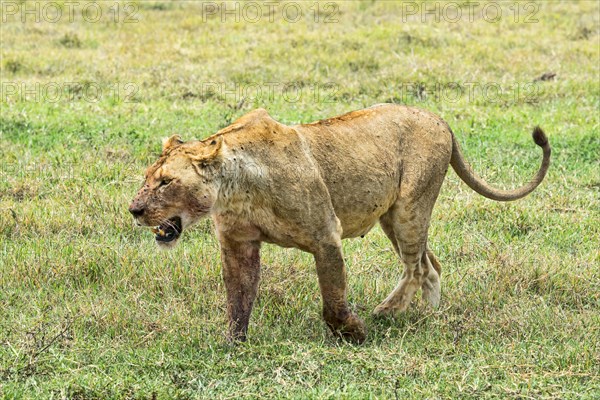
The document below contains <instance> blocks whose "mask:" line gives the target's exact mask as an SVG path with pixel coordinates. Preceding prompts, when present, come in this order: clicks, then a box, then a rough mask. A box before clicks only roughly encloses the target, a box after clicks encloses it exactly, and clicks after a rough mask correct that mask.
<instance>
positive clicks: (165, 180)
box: [158, 178, 173, 187]
mask: <svg viewBox="0 0 600 400" xmlns="http://www.w3.org/2000/svg"><path fill="white" fill-rule="evenodd" d="M172 181H173V179H169V178H163V179H162V180H161V181H160V184H159V185H158V187H163V186H167V185H168V184H169V183H171V182H172Z"/></svg>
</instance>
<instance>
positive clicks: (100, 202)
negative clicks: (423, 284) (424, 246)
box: [0, 1, 600, 399]
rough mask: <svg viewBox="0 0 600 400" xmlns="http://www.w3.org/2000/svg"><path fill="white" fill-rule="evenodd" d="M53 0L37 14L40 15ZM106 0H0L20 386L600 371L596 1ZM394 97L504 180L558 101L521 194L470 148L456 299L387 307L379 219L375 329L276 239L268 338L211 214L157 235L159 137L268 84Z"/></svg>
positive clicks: (361, 294)
mask: <svg viewBox="0 0 600 400" xmlns="http://www.w3.org/2000/svg"><path fill="white" fill-rule="evenodd" d="M36 3H37V4H38V5H39V6H40V8H39V13H40V14H41V22H40V23H36V22H35V17H36V16H35V15H34V14H26V15H24V17H25V22H23V21H22V14H21V12H22V11H23V10H24V8H23V7H26V6H27V7H30V9H33V10H34V13H35V12H36V11H35V10H36V9H35V7H36ZM58 3H63V2H58ZM58 3H54V4H58ZM461 3H462V2H461ZM97 4H99V6H100V7H101V11H102V15H101V17H100V18H98V20H96V14H94V12H95V11H97V10H96V9H95V8H94V9H91V8H90V9H87V10H86V11H84V10H83V8H84V5H83V4H81V5H79V6H75V7H74V10H73V18H72V21H71V20H70V19H71V18H69V13H67V11H66V7H67V6H66V5H65V6H64V7H65V8H64V9H63V14H62V15H59V18H58V19H56V18H55V17H53V15H54V16H55V15H56V9H50V8H44V7H46V3H38V2H27V3H26V4H22V3H21V2H9V1H2V5H1V6H2V12H3V14H2V18H3V20H2V25H1V42H2V47H1V60H0V71H1V81H2V99H1V103H0V105H1V107H2V109H1V114H0V154H1V159H0V160H1V164H0V397H2V398H7V399H8V398H11V399H12V398H24V399H34V398H35V399H37V398H53V399H57V398H69V399H125V398H136V399H168V398H182V399H185V398H192V399H194V398H198V399H200V398H203V399H216V398H259V397H260V398H298V399H301V398H302V399H303V398H315V399H329V398H346V399H355V398H357V399H363V398H384V399H385V398H391V399H394V398H397V399H406V398H473V399H475V398H477V399H480V398H514V399H528V398H531V399H575V398H585V399H592V398H598V397H599V396H600V268H599V267H600V256H599V251H598V243H600V200H599V199H600V163H599V155H600V134H599V128H600V126H599V108H600V98H599V96H600V83H599V74H600V68H599V63H600V61H599V59H600V45H599V41H600V36H599V15H600V9H599V6H598V4H597V2H594V1H581V2H562V3H561V2H540V3H531V2H521V3H516V4H517V5H516V6H515V3H513V2H508V3H492V6H494V5H497V4H501V6H502V16H501V17H500V16H499V15H498V14H497V10H496V9H494V8H490V7H491V6H490V7H488V8H487V9H484V4H485V3H483V2H482V3H481V4H480V5H479V6H474V9H472V11H473V13H472V14H473V18H470V13H469V9H468V8H467V6H464V7H463V12H462V16H461V17H460V18H458V19H456V14H455V11H456V10H455V9H454V10H453V9H452V8H451V7H444V4H445V3H440V4H441V5H440V8H439V9H438V14H437V16H439V17H440V18H439V19H440V20H439V22H438V21H436V20H435V17H436V15H432V14H424V15H422V14H421V12H422V11H423V10H426V9H425V7H430V8H432V7H434V5H432V4H431V3H430V4H429V5H427V6H425V5H423V4H422V3H420V2H417V3H407V2H404V3H401V2H392V1H389V2H383V1H364V2H358V1H347V2H338V3H319V4H318V5H315V4H314V3H312V2H302V3H300V2H297V3H292V6H288V7H287V8H284V7H285V3H284V4H279V3H278V4H277V5H275V6H271V7H272V8H271V9H270V10H269V9H268V7H267V6H264V4H263V6H264V7H263V8H262V11H261V12H262V15H260V18H257V14H256V10H252V9H248V8H243V6H244V3H238V11H236V9H235V8H234V7H235V4H234V3H230V4H229V5H228V7H230V8H228V9H227V10H234V11H233V13H229V14H225V13H224V11H227V10H223V9H218V8H216V7H214V6H213V5H212V4H213V3H211V4H206V3H205V4H204V5H202V4H201V3H199V2H192V1H188V2H166V1H165V2H162V3H156V2H141V1H140V2H127V3H126V2H121V3H116V4H118V5H117V6H115V5H114V4H115V3H113V2H105V3H102V2H101V3H97ZM214 4H218V3H214ZM288 4H289V3H288ZM110 7H112V11H111V8H110ZM291 7H293V8H291ZM297 7H301V10H302V15H299V14H298V13H297V11H298V9H297ZM511 7H512V8H511ZM434 11H435V9H434ZM517 11H518V13H517ZM52 12H54V13H55V14H52ZM236 13H237V15H236ZM531 14H534V15H531ZM236 17H239V20H240V21H239V22H237V21H236ZM423 17H424V18H425V19H426V20H425V22H423V21H421V19H422V18H423ZM484 17H485V18H484ZM296 19H298V20H297V21H295V20H296ZM44 20H45V21H44ZM55 20H56V22H52V21H55ZM294 21H295V22H294ZM547 73H555V74H556V76H554V77H550V75H546V77H545V78H544V79H539V78H540V77H541V76H542V75H543V74H547ZM380 102H396V103H407V104H411V105H416V106H419V107H423V108H426V109H429V110H432V111H433V112H436V113H438V114H440V115H441V116H442V117H443V118H445V120H446V121H447V122H448V123H449V124H450V126H451V127H452V129H453V130H454V132H455V133H456V135H457V137H458V140H459V142H460V143H461V144H462V147H463V150H464V152H465V155H466V157H467V159H469V160H470V161H471V162H472V164H473V166H474V168H475V169H476V170H477V171H478V172H480V174H481V175H483V176H484V177H485V178H486V179H487V180H488V181H489V182H491V183H493V184H494V185H496V186H499V187H505V188H509V187H515V186H518V185H520V184H522V183H524V182H526V181H527V180H529V179H530V178H531V177H532V176H533V174H534V173H535V171H536V170H537V168H538V165H539V161H540V159H541V152H540V151H539V149H538V148H537V147H536V146H535V145H534V144H533V143H532V141H531V137H530V132H531V129H532V128H533V126H534V125H536V124H539V125H540V126H542V127H543V128H544V129H545V130H546V132H547V133H548V136H549V138H550V141H551V144H552V146H553V161H552V166H551V170H550V172H549V174H548V176H547V178H546V180H545V181H544V183H543V184H542V186H541V187H540V188H538V190H537V191H535V192H534V193H533V194H532V195H530V196H529V197H527V198H526V199H523V200H521V201H518V202H515V203H508V204H505V203H497V202H493V201H490V200H486V199H484V198H483V197H481V196H479V195H477V194H476V193H474V192H472V191H471V190H470V189H468V188H467V187H466V185H464V184H463V183H461V182H460V180H459V179H458V178H457V176H456V175H455V174H454V172H449V173H448V178H447V180H446V182H445V184H444V186H443V188H442V193H441V195H440V198H439V200H438V204H437V206H436V208H435V210H434V217H433V222H432V226H431V229H430V233H431V234H430V245H431V247H432V249H433V250H434V251H435V253H436V254H437V256H438V258H439V259H440V261H441V263H442V266H443V275H442V304H441V307H440V308H439V309H438V310H431V309H428V308H427V307H426V306H425V304H424V303H423V302H422V301H421V300H420V299H417V300H415V303H414V305H413V307H412V309H411V311H409V312H408V313H406V314H405V315H402V316H399V317H398V318H396V319H394V320H393V319H389V320H381V319H375V318H373V317H372V316H371V311H372V310H373V308H374V307H375V306H376V305H377V304H379V302H380V301H381V300H382V299H383V298H384V297H385V296H386V295H387V294H388V293H389V292H390V291H391V290H392V289H393V287H394V286H395V284H396V283H397V281H398V278H399V276H400V274H401V269H400V267H399V265H398V262H397V259H396V256H395V255H394V254H393V250H392V247H391V245H390V243H389V242H388V241H387V240H386V238H385V237H384V234H383V233H382V232H381V230H380V228H379V227H377V228H376V229H374V230H373V231H372V232H371V233H370V234H369V235H368V236H366V237H365V238H364V239H357V240H349V241H345V242H344V251H345V258H346V262H347V266H348V271H349V286H350V288H349V293H350V294H349V296H350V302H351V303H352V306H353V307H354V308H355V309H356V310H357V312H358V314H359V315H360V316H361V317H363V318H364V319H365V322H366V323H367V326H368V329H369V338H368V341H367V342H366V343H365V344H364V345H362V346H354V345H351V344H346V343H343V342H339V341H337V340H336V339H334V338H333V337H332V336H331V335H330V333H329V332H328V330H327V328H326V326H325V324H324V323H323V321H322V320H321V318H320V308H321V304H320V296H319V292H318V285H317V279H316V273H315V271H314V265H313V261H312V257H311V256H310V255H308V254H304V253H301V252H300V251H297V250H284V249H281V248H278V247H275V246H270V245H265V246H264V247H263V251H262V259H263V275H262V276H263V278H262V283H261V289H260V294H259V299H258V301H257V304H256V306H255V309H254V312H253V315H252V321H251V324H250V330H249V337H250V339H249V341H248V342H247V343H244V344H241V345H238V346H236V347H230V346H228V344H227V342H226V340H225V336H224V333H225V330H226V319H225V290H224V287H223V283H222V281H221V277H220V273H221V270H220V258H219V248H218V242H217V241H216V239H215V237H214V234H213V226H212V224H211V222H210V221H206V222H204V223H202V224H200V225H199V226H198V227H196V228H194V229H192V230H190V231H188V232H186V233H185V234H184V237H183V238H182V240H181V243H180V244H179V246H178V247H177V248H176V249H175V250H173V251H170V252H160V251H158V250H157V249H156V246H155V244H154V240H153V238H152V235H151V234H150V233H149V232H148V231H146V230H140V229H135V228H134V226H133V221H132V218H131V217H130V215H129V214H128V212H127V206H128V204H129V202H130V200H131V199H132V198H133V196H134V194H135V193H136V191H137V189H138V187H139V185H140V183H141V180H142V177H143V169H144V167H145V166H146V165H148V164H149V163H150V162H152V161H153V160H154V159H155V158H156V157H157V155H158V153H159V150H160V142H161V139H162V138H163V137H165V136H168V135H170V134H172V133H180V134H181V135H182V136H183V137H184V138H186V139H191V138H202V137H206V136H208V135H210V134H211V133H214V132H215V131H216V130H218V129H219V128H221V127H224V126H226V125H227V124H228V123H229V122H230V121H231V120H232V119H234V118H236V117H238V116H240V115H242V114H243V113H245V112H247V111H249V110H252V109H253V108H256V107H265V108H267V109H268V110H269V111H270V113H271V115H272V116H273V117H275V118H277V119H278V120H280V121H281V122H284V123H289V124H294V123H299V122H310V121H313V120H316V119H321V118H325V117H330V116H334V115H337V114H340V113H343V112H347V111H350V110H354V109H358V108H362V107H365V106H370V105H372V104H375V103H380Z"/></svg>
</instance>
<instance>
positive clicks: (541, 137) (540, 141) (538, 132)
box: [531, 126, 548, 147]
mask: <svg viewBox="0 0 600 400" xmlns="http://www.w3.org/2000/svg"><path fill="white" fill-rule="evenodd" d="M531 136H533V141H534V142H535V144H537V145H538V146H540V147H546V146H547V145H548V138H547V137H546V134H545V133H544V131H543V130H542V128H540V127H539V126H536V127H535V128H534V129H533V133H532V135H531Z"/></svg>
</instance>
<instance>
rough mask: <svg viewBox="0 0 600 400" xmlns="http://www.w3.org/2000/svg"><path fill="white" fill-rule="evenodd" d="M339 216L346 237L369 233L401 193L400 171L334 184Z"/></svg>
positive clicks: (331, 193) (332, 196)
mask: <svg viewBox="0 0 600 400" xmlns="http://www.w3.org/2000/svg"><path fill="white" fill-rule="evenodd" d="M329 190H330V196H331V200H332V203H333V208H334V210H335V213H336V216H337V217H338V219H339V220H340V223H341V224H342V229H343V233H342V237H343V238H352V237H357V236H363V235H366V234H367V233H368V232H369V231H370V230H371V229H372V228H373V226H375V224H377V222H378V221H379V218H380V217H381V216H382V215H383V214H385V213H386V212H387V211H388V210H389V208H390V207H391V206H392V204H393V203H394V202H395V201H396V199H397V196H398V177H397V174H394V173H389V174H384V173H382V174H378V175H370V176H369V178H368V179H365V178H364V176H363V177H362V179H361V180H353V179H351V178H350V179H346V180H345V182H344V184H343V185H335V187H330V188H329Z"/></svg>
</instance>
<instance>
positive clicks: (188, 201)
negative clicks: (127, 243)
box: [129, 135, 222, 247]
mask: <svg viewBox="0 0 600 400" xmlns="http://www.w3.org/2000/svg"><path fill="white" fill-rule="evenodd" d="M221 143H222V138H221V137H215V138H214V139H211V138H209V139H207V140H205V141H192V142H187V143H184V142H183V141H182V140H181V138H180V137H179V136H178V135H174V136H172V137H171V138H169V139H167V140H165V142H164V143H163V151H162V154H161V156H160V158H159V159H158V161H156V162H155V163H154V164H153V165H152V166H150V167H149V168H148V169H147V170H146V175H145V181H144V184H143V186H142V188H141V189H140V190H139V192H138V193H137V195H136V196H135V198H134V199H133V201H132V202H131V205H130V206H129V212H131V214H133V216H134V218H135V220H136V222H137V223H138V225H140V226H148V227H152V228H153V232H154V233H155V234H156V237H155V239H156V243H157V244H158V245H160V246H162V247H173V246H174V245H175V243H176V242H177V239H179V236H180V235H181V233H182V232H183V230H184V229H186V228H187V227H189V226H190V225H192V224H193V223H195V222H197V221H198V220H199V219H200V218H202V217H204V216H206V215H207V214H209V213H210V210H211V207H212V206H213V204H214V202H215V200H216V197H217V193H218V181H217V179H215V177H216V175H217V174H215V171H216V168H215V166H216V165H217V164H218V163H219V159H220V150H221Z"/></svg>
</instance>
